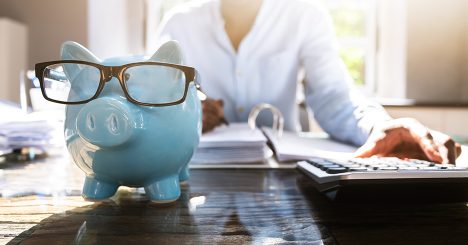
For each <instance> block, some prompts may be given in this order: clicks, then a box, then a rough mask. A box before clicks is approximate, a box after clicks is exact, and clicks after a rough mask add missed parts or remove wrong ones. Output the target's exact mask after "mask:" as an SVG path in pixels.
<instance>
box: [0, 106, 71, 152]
mask: <svg viewBox="0 0 468 245" xmlns="http://www.w3.org/2000/svg"><path fill="white" fill-rule="evenodd" d="M0 112H1V113H2V114H3V115H4V116H3V117H2V118H0V149H3V150H8V149H19V148H23V147H37V148H45V147H48V146H51V145H56V144H63V137H60V135H63V133H62V132H63V131H62V130H61V129H62V128H63V127H62V122H61V121H60V118H59V116H55V114H53V115H52V114H49V113H46V112H40V113H39V112H38V113H29V114H27V113H25V112H23V111H22V110H21V109H19V108H15V107H14V106H12V105H11V103H8V104H7V102H5V101H0ZM62 117H63V116H62Z"/></svg>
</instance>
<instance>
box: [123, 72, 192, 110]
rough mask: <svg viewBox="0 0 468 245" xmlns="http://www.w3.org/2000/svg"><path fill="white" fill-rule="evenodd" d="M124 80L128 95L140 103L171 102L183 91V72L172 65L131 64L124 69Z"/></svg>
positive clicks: (182, 95)
mask: <svg viewBox="0 0 468 245" xmlns="http://www.w3.org/2000/svg"><path fill="white" fill-rule="evenodd" d="M124 80H125V85H126V87H127V91H128V93H129V95H130V97H132V98H133V99H134V100H136V101H139V102H141V103H148V104H166V103H172V102H176V101H179V100H181V99H182V98H183V97H184V93H185V73H184V72H183V71H182V70H180V69H177V68H173V67H168V66H160V65H140V66H133V67H130V68H128V69H127V70H125V74H124Z"/></svg>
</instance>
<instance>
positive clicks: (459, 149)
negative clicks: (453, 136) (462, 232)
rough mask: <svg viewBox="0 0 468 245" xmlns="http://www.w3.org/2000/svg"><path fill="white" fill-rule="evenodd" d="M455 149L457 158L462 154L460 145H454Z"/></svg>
mask: <svg viewBox="0 0 468 245" xmlns="http://www.w3.org/2000/svg"><path fill="white" fill-rule="evenodd" d="M455 149H456V151H457V158H458V157H459V156H460V155H461V153H462V148H461V145H460V144H458V143H455Z"/></svg>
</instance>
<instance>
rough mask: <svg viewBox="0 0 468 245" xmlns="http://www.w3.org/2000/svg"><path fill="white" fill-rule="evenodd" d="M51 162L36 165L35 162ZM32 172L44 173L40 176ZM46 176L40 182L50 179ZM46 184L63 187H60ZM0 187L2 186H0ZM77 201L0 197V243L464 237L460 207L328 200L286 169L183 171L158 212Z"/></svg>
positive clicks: (129, 193)
mask: <svg viewBox="0 0 468 245" xmlns="http://www.w3.org/2000/svg"><path fill="white" fill-rule="evenodd" d="M56 161H57V162H59V161H58V159H56ZM56 164H58V163H56ZM67 164H71V163H67V162H65V163H64V164H62V165H60V164H58V165H56V166H61V167H62V168H65V169H66V168H67V166H68V165H67ZM52 165H53V164H52ZM52 165H47V163H43V165H42V166H44V167H45V166H48V167H50V166H52ZM40 166H41V165H36V166H35V167H32V165H25V166H24V167H23V168H22V170H20V169H17V170H16V171H17V172H16V174H17V176H20V175H27V174H28V171H35V172H37V171H39V169H40ZM70 166H74V165H70ZM54 171H57V170H52V169H49V173H56V172H54ZM73 171H74V170H67V171H66V172H67V173H68V174H71V175H72V176H69V175H68V177H67V178H72V179H74V177H77V176H73V175H74V174H81V173H80V172H79V171H77V172H73ZM39 172H40V173H42V174H46V175H47V171H43V170H42V171H39ZM58 172H60V171H58ZM49 175H50V176H49V177H47V176H44V178H45V179H47V178H54V177H57V176H52V174H49ZM64 176H67V175H64ZM36 177H37V178H39V176H36ZM58 177H60V176H58ZM62 177H63V176H62ZM78 177H79V178H81V176H78ZM58 179H60V178H58ZM77 179H78V178H77ZM2 181H3V180H2ZM9 181H12V179H8V180H7V182H9ZM56 183H57V185H66V183H67V182H56ZM69 184H70V183H69ZM75 184H76V187H78V186H79V184H80V183H72V184H70V188H72V189H73V188H75V187H74V186H75ZM3 186H6V187H8V186H9V183H3ZM78 195H79V193H76V192H69V193H65V194H64V192H58V194H57V193H55V194H54V192H51V194H50V195H46V196H44V195H29V196H24V197H10V198H6V197H4V198H0V231H1V236H0V243H2V242H3V243H7V242H11V244H17V243H20V242H25V243H26V244H54V243H55V244H69V243H78V244H90V243H91V244H101V243H109V244H181V243H182V244H184V243H188V244H213V243H235V244H242V243H253V244H274V243H285V242H297V243H299V244H304V243H308V244H322V243H325V244H336V243H340V244H395V243H406V244H415V243H424V244H439V243H446V244H459V243H462V242H463V241H468V226H467V224H468V206H467V204H466V203H452V204H419V205H415V204H412V205H405V204H404V203H402V204H401V205H382V204H380V205H374V204H338V203H332V202H330V201H329V200H328V199H326V198H325V197H324V196H322V195H321V194H320V193H318V192H316V191H315V189H314V188H313V187H312V185H311V182H310V181H309V179H308V178H306V177H305V176H303V175H302V174H301V173H299V172H298V171H296V170H294V169H271V170H268V169H257V170H245V169H244V170H242V169H237V170H236V169H219V170H208V169H197V170H193V171H192V176H191V179H190V181H189V184H188V185H185V186H183V188H182V195H181V198H180V199H179V200H178V201H177V202H175V203H173V204H171V205H166V206H160V205H155V204H152V203H151V202H150V201H149V200H148V199H147V198H146V197H145V196H144V194H142V193H140V192H139V191H138V190H135V189H129V188H121V189H120V190H119V192H118V194H117V195H116V196H115V197H114V198H113V199H111V200H109V201H106V202H102V203H94V204H93V203H90V202H85V201H84V200H83V199H82V198H81V197H80V196H78Z"/></svg>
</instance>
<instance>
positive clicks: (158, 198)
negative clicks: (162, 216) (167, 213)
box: [145, 175, 180, 203]
mask: <svg viewBox="0 0 468 245" xmlns="http://www.w3.org/2000/svg"><path fill="white" fill-rule="evenodd" d="M145 192H146V195H147V196H148V198H149V199H151V201H153V202H155V203H168V202H173V201H175V200H177V198H179V196H180V185H179V176H178V175H174V176H171V177H168V178H165V179H162V180H157V181H155V182H153V183H151V184H150V185H147V186H145Z"/></svg>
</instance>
